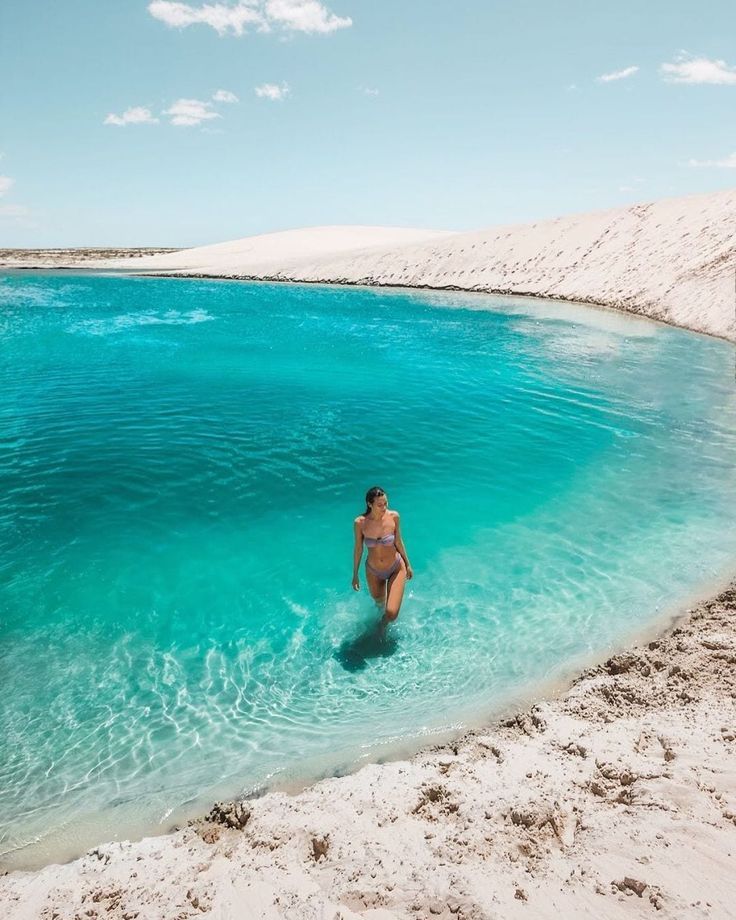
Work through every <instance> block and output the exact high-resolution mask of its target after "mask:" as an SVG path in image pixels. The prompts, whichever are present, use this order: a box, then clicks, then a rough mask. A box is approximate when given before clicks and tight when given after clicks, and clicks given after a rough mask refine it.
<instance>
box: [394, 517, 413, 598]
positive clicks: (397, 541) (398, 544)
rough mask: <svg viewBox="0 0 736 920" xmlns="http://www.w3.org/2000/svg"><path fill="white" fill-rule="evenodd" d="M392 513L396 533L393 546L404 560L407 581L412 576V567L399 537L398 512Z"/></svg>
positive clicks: (399, 520) (399, 523)
mask: <svg viewBox="0 0 736 920" xmlns="http://www.w3.org/2000/svg"><path fill="white" fill-rule="evenodd" d="M393 514H394V521H395V522H396V534H395V536H394V546H395V547H396V552H397V553H398V554H399V555H400V556H401V558H402V559H403V560H404V564H405V565H406V578H407V581H409V580H410V579H412V578H413V577H414V569H412V567H411V563H410V562H409V557H408V556H407V555H406V547H405V546H404V541H403V539H402V537H401V519H400V517H399V512H398V511H394V513H393Z"/></svg>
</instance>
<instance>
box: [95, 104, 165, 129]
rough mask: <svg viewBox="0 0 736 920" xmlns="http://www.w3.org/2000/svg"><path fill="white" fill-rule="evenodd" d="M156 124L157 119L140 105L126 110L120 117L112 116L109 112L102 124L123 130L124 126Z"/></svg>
mask: <svg viewBox="0 0 736 920" xmlns="http://www.w3.org/2000/svg"><path fill="white" fill-rule="evenodd" d="M157 122H158V118H154V117H153V115H152V114H151V110H150V109H147V108H146V107H145V106H142V105H135V106H133V107H132V108H129V109H126V110H125V111H124V112H123V114H122V115H114V114H113V113H112V112H111V113H110V114H109V115H108V116H107V118H106V119H105V120H104V122H103V124H105V125H117V126H118V127H120V128H123V127H125V125H155V124H156V123H157Z"/></svg>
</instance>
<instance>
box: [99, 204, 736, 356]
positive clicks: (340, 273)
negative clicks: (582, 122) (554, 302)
mask: <svg viewBox="0 0 736 920" xmlns="http://www.w3.org/2000/svg"><path fill="white" fill-rule="evenodd" d="M98 265H99V267H102V268H105V267H108V268H125V269H126V270H128V271H136V272H142V273H146V274H148V273H151V274H171V275H185V276H197V277H203V276H204V277H228V278H243V279H253V280H271V281H298V282H318V283H338V284H363V285H387V286H402V287H410V288H411V287H421V288H434V289H438V290H442V289H446V290H463V291H482V292H492V293H503V294H523V295H531V296H535V297H549V298H557V299H561V300H570V301H577V302H582V303H593V304H598V305H602V306H606V307H612V308H614V309H618V310H625V311H628V312H631V313H638V314H641V315H644V316H648V317H650V318H652V319H656V320H661V321H663V322H666V323H670V324H672V325H675V326H683V327H685V328H688V329H692V330H694V331H697V332H704V333H708V334H710V335H715V336H719V337H722V338H726V339H729V340H731V341H736V280H735V279H736V189H729V190H726V191H721V192H715V193H711V194H707V195H692V196H685V197H678V198H668V199H663V200H660V201H655V202H650V203H646V204H638V205H633V206H630V207H625V208H615V209H611V210H606V211H595V212H590V213H585V214H577V215H572V216H568V217H559V218H556V219H554V220H545V221H538V222H535V223H531V224H519V225H511V226H501V227H492V228H490V229H488V230H479V231H473V232H470V233H447V232H442V231H436V232H433V231H421V230H396V229H395V228H394V229H392V228H383V227H372V228H366V227H316V228H311V229H304V230H294V231H287V232H284V233H275V234H266V235H262V236H256V237H249V238H246V239H244V240H237V241H233V242H231V243H221V244H217V245H214V246H204V247H198V248H195V249H188V250H182V251H180V252H177V253H172V254H168V255H166V254H164V255H159V256H146V257H142V258H138V259H126V260H125V261H124V263H123V262H120V261H118V262H114V261H102V262H99V263H98Z"/></svg>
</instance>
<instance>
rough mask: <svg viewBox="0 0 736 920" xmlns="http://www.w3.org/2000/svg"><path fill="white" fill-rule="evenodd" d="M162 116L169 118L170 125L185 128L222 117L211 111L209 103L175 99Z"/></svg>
mask: <svg viewBox="0 0 736 920" xmlns="http://www.w3.org/2000/svg"><path fill="white" fill-rule="evenodd" d="M164 115H168V116H169V120H170V121H171V124H172V125H177V126H178V127H186V128H189V127H192V126H194V125H201V124H202V122H203V121H209V120H210V119H211V118H221V117H222V116H221V115H219V114H218V113H217V112H213V111H212V103H211V102H200V101H199V99H177V101H176V102H175V103H174V104H173V105H172V106H171V108H170V109H166V110H165V111H164Z"/></svg>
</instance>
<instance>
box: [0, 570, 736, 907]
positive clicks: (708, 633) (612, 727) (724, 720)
mask: <svg viewBox="0 0 736 920" xmlns="http://www.w3.org/2000/svg"><path fill="white" fill-rule="evenodd" d="M734 665H736V590H734V589H733V588H732V589H731V590H729V591H726V592H724V593H722V594H721V595H720V596H719V597H717V598H715V599H713V600H712V601H710V602H708V603H705V604H702V605H700V606H699V607H697V608H696V609H695V610H694V611H693V612H692V614H691V616H690V618H689V620H688V621H686V622H684V623H681V624H680V625H678V626H677V628H675V629H674V630H673V631H670V633H669V634H668V635H666V636H664V637H662V638H661V639H658V640H655V641H653V642H652V643H649V644H645V645H643V646H641V647H638V648H635V649H632V650H630V651H629V652H625V653H622V654H619V655H617V656H615V657H614V658H611V659H609V660H608V661H607V662H606V664H604V665H602V666H600V667H598V668H593V669H591V670H590V671H588V672H586V674H584V675H583V676H582V677H581V678H580V679H579V680H578V681H577V682H576V683H575V684H574V685H573V687H572V688H571V689H570V690H569V692H568V693H567V694H565V695H564V696H562V697H561V698H559V699H555V700H551V701H546V702H540V703H539V704H538V705H537V706H535V707H533V708H532V709H531V711H529V712H526V713H522V714H520V715H519V716H517V717H515V718H514V719H511V720H507V721H506V722H505V723H502V724H501V725H498V726H496V727H494V728H489V729H488V730H487V731H482V732H472V733H470V734H468V735H467V736H465V737H464V738H462V739H460V740H459V741H458V742H456V743H454V744H449V745H446V746H443V747H439V748H434V749H430V750H427V751H425V752H423V753H421V754H419V755H417V756H416V757H414V758H412V759H411V760H410V761H404V762H397V763H391V764H384V765H372V766H367V767H364V768H363V769H362V770H360V771H359V772H358V773H356V774H354V775H352V776H348V777H343V778H339V779H331V780H325V781H323V782H321V783H318V784H317V785H315V786H313V787H312V788H310V789H307V790H306V791H304V792H302V793H300V794H298V795H295V796H287V795H284V794H276V793H272V794H269V795H266V796H264V797H262V798H260V799H257V800H255V801H252V802H249V803H242V804H240V805H231V806H226V807H223V808H221V809H214V810H213V815H212V816H211V817H210V819H204V820H202V821H201V822H198V823H196V824H195V825H193V826H192V827H189V828H186V829H184V830H181V831H178V832H176V833H174V834H172V835H169V836H166V837H156V838H149V839H147V840H143V841H140V842H138V843H122V844H121V843H116V844H107V845H105V846H101V847H98V848H97V849H96V850H94V851H92V852H91V853H90V854H88V855H87V856H85V857H83V858H82V859H79V860H77V861H76V862H73V863H70V864H68V865H65V866H49V867H47V868H46V869H43V870H41V871H40V872H36V873H19V872H15V873H12V874H11V875H8V876H6V877H5V878H0V903H2V904H3V905H4V906H3V912H2V917H3V920H31V918H43V920H72V918H74V920H85V918H111V920H135V918H139V920H174V918H177V920H184V918H191V917H202V916H205V917H213V918H218V920H228V918H232V920H236V918H237V920H245V918H253V920H255V918H270V920H276V918H289V920H323V918H324V920H357V918H365V920H369V918H370V920H398V918H402V920H408V918H434V917H438V918H444V920H451V918H453V917H457V918H460V920H463V918H464V920H490V918H503V920H513V918H517V917H525V918H534V920H559V918H560V916H562V917H571V918H599V917H600V918H607V920H608V918H610V920H616V918H639V917H641V918H644V917H652V916H654V915H657V916H659V917H664V918H669V920H690V918H711V920H726V918H733V917H734V903H735V901H734V884H733V881H734V878H736V757H734V751H735V750H736V668H735V667H734ZM213 756H216V752H214V751H213ZM228 824H231V825H235V826H234V827H229V826H228Z"/></svg>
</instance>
